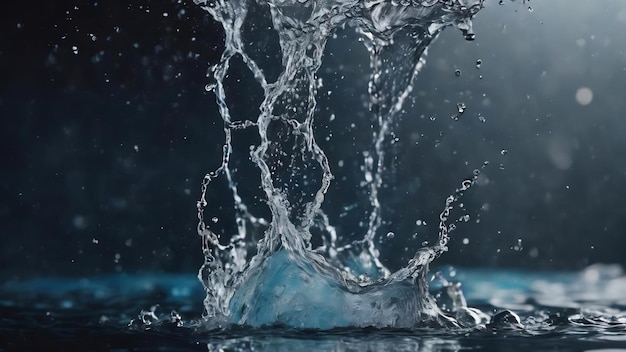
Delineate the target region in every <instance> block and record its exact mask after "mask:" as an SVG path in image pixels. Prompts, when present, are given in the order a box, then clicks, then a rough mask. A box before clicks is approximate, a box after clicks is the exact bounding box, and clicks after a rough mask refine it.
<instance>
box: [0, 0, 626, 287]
mask: <svg viewBox="0 0 626 352" xmlns="http://www.w3.org/2000/svg"><path fill="white" fill-rule="evenodd" d="M529 4H530V5H531V6H532V11H530V10H529V9H528V7H529V6H528V5H529ZM0 16H1V17H2V18H0V26H1V29H0V148H1V149H0V150H1V152H2V154H1V155H2V159H1V167H2V169H1V173H0V236H1V240H0V241H1V242H0V276H1V277H3V278H24V277H30V276H39V275H92V274H96V273H108V272H121V271H127V272H184V273H190V272H194V271H196V270H197V269H198V268H199V266H200V264H201V262H202V255H201V250H200V241H199V237H198V236H197V235H196V234H195V227H196V210H195V203H196V200H197V199H198V197H199V189H200V187H199V186H200V181H201V179H202V177H203V175H204V174H205V173H206V172H208V171H210V170H211V169H214V168H215V167H216V166H217V164H218V162H219V160H220V151H221V144H222V141H223V135H222V131H221V120H220V118H219V115H218V114H217V110H216V107H215V103H214V97H213V96H212V93H207V92H205V90H204V86H205V84H207V83H209V79H207V78H206V72H207V68H208V66H209V63H216V62H217V60H218V59H219V55H220V54H221V51H222V46H223V42H222V32H221V29H220V26H219V25H217V24H216V23H214V22H213V20H212V19H211V18H210V16H209V15H208V14H207V13H205V12H204V11H203V10H201V9H199V8H198V7H197V6H195V5H194V4H193V3H192V1H165V0H163V1H132V2H131V4H123V3H122V2H113V1H98V2H93V1H78V0H77V1H73V2H71V1H63V2H60V1H55V2H53V1H45V2H41V3H38V4H33V3H27V2H12V3H11V4H9V5H5V10H4V11H2V14H1V15H0ZM474 26H475V32H476V34H477V39H476V40H475V41H473V42H466V41H465V40H464V39H463V37H462V36H461V35H460V33H459V31H457V30H455V29H451V28H450V29H447V30H446V31H445V32H444V33H443V35H442V36H441V37H440V38H439V39H438V40H437V41H436V42H435V43H434V44H433V45H432V47H431V48H430V52H429V55H428V57H427V65H426V67H425V69H424V70H423V71H422V72H421V73H420V75H419V77H418V80H417V83H416V89H415V91H414V93H413V98H412V101H411V102H409V104H407V112H406V113H405V114H404V115H403V117H402V119H401V120H400V121H399V122H398V125H397V129H396V136H397V137H398V140H399V141H400V142H399V144H398V146H397V147H396V149H395V151H396V155H397V156H398V158H399V159H398V160H399V161H398V163H397V165H398V171H397V172H395V174H394V175H395V176H394V177H395V182H396V185H397V186H395V187H394V192H395V193H389V194H393V199H391V201H390V205H389V207H390V209H393V211H387V212H388V213H389V214H388V215H389V217H390V219H393V220H394V221H392V222H390V223H388V224H386V225H385V226H384V228H383V229H382V230H383V232H385V233H386V232H387V230H389V231H394V232H395V233H396V236H395V238H394V240H393V241H389V242H385V244H384V246H383V248H387V254H386V255H383V258H384V259H385V260H386V261H388V264H389V265H390V266H391V267H397V266H399V265H401V263H402V261H403V260H405V259H406V258H405V257H406V254H404V252H406V251H404V252H402V253H403V255H402V256H397V255H396V254H395V253H397V252H398V251H402V250H403V248H404V247H411V248H413V246H415V245H416V243H417V244H419V242H421V239H418V240H416V241H417V242H416V243H413V242H411V241H410V240H409V237H410V235H411V234H413V233H421V232H429V233H433V231H435V230H436V219H437V214H438V212H439V211H440V210H441V209H442V207H443V203H444V201H445V198H446V196H447V195H448V194H450V193H451V192H452V191H453V190H454V188H455V187H458V185H459V184H460V181H461V180H462V179H463V178H465V177H466V176H467V175H468V174H471V172H472V170H473V169H475V168H480V165H482V163H483V161H489V166H488V167H487V168H486V169H485V170H484V171H483V173H482V176H481V178H480V179H479V182H478V185H477V186H476V187H475V188H473V189H472V191H471V192H469V193H468V194H467V196H466V197H465V198H464V199H463V202H464V204H465V208H466V210H465V211H464V212H458V213H457V214H458V215H459V216H461V215H463V214H466V213H467V214H469V215H470V221H469V222H468V223H465V224H460V226H459V229H458V230H456V231H455V232H454V233H453V235H452V237H453V239H452V241H451V243H450V251H449V252H448V253H447V254H446V255H445V256H444V257H442V258H441V259H440V260H439V263H442V264H452V265H462V266H497V267H516V268H532V269H579V268H581V267H584V266H585V265H588V264H590V263H595V262H608V263H621V264H625V263H626V255H625V254H624V253H623V248H626V237H625V236H624V227H625V226H626V220H625V217H624V215H625V214H626V204H625V202H624V196H626V189H625V187H626V186H624V185H625V184H626V183H625V182H626V162H625V161H624V159H623V151H624V150H626V149H625V148H626V121H625V120H624V119H625V117H624V111H626V100H625V99H624V91H625V88H626V83H624V82H626V53H625V50H626V38H625V37H624V36H623V35H622V33H624V32H625V30H626V5H625V4H624V3H623V2H622V1H619V0H612V1H608V0H607V1H602V4H601V6H600V5H599V4H598V2H593V1H582V0H576V1H572V0H558V1H556V0H554V1H552V0H550V1H546V0H544V1H536V2H535V1H533V2H532V3H530V2H528V3H527V4H522V3H521V2H517V3H508V2H507V3H506V4H505V5H503V6H499V5H498V4H497V1H487V8H486V9H484V10H483V11H482V12H481V13H479V15H478V17H477V19H476V20H475V21H474ZM346 37H348V38H346ZM349 37H350V36H349V35H343V34H341V35H339V36H338V39H336V40H331V41H330V42H329V44H328V51H329V53H330V52H333V53H334V56H333V57H334V58H330V57H331V56H330V55H327V56H328V60H327V61H325V65H328V67H330V68H329V70H328V71H327V72H336V70H337V69H333V68H332V67H333V65H336V64H338V61H337V60H340V59H338V58H341V57H344V59H343V62H342V63H343V65H344V66H347V67H357V68H359V67H360V68H359V69H355V70H353V71H351V72H352V74H354V75H356V74H361V76H362V77H366V76H364V74H365V72H366V71H364V70H365V69H366V68H367V56H366V55H367V53H366V52H365V50H364V49H362V48H361V47H360V44H358V43H356V44H354V43H353V44H349V43H348V44H347V43H346V41H347V40H349V39H352V38H349ZM357 46H358V47H357ZM346 48H349V51H350V53H349V55H348V54H346V52H345V50H348V49H346ZM342 50H343V51H344V54H346V55H345V56H342V55H341V52H342ZM478 59H480V60H482V64H481V65H480V68H477V67H476V62H477V60H478ZM359 65H360V66H359ZM363 67H365V68H363ZM323 68H325V67H323ZM235 69H236V67H235ZM457 69H458V70H460V71H461V75H460V76H459V77H457V76H456V75H455V70H457ZM348 71H349V70H348ZM361 71H362V72H361ZM321 74H323V73H321ZM233 75H237V73H236V72H235V71H233ZM242 75H243V76H245V74H242ZM355 77H356V76H355ZM327 81H331V80H330V79H328V80H327ZM349 83H350V84H354V85H355V86H358V83H359V80H357V79H355V80H351V81H350V82H349ZM343 84H347V83H345V82H344V83H343ZM339 85H340V83H337V87H333V88H335V89H334V93H333V97H336V98H327V99H322V98H321V99H320V114H319V118H318V126H324V127H323V128H321V127H320V129H319V130H318V132H317V133H318V134H320V136H321V137H320V136H318V137H319V138H318V139H320V140H324V138H323V136H324V135H325V134H328V133H329V131H333V128H335V127H333V123H335V124H338V125H336V126H337V129H338V130H337V131H336V132H335V134H336V135H338V136H341V134H342V132H341V131H342V130H341V127H340V126H342V125H341V123H342V122H341V121H339V122H337V121H338V120H340V116H343V115H342V114H341V112H342V111H349V110H350V109H351V106H352V105H353V103H351V102H350V99H348V98H346V95H341V92H347V90H346V89H348V88H346V87H343V88H342V87H340V86H339ZM329 86H331V87H332V81H331V83H330V84H329ZM582 87H588V88H590V89H591V90H592V91H593V100H592V101H591V103H590V104H588V105H581V104H580V103H578V102H577V100H576V92H577V90H578V89H580V88H582ZM358 89H361V88H357V89H356V90H357V91H358ZM363 89H366V88H363ZM238 94H239V97H240V99H241V101H242V104H247V102H246V100H245V99H246V96H247V95H246V93H245V92H240V93H238ZM355 94H356V95H357V96H358V92H357V93H355ZM339 97H343V98H339ZM333 99H337V100H333ZM235 100H236V99H235ZM457 102H464V103H465V104H466V105H467V107H468V110H467V111H466V112H465V113H464V114H463V115H462V116H461V118H460V119H459V120H458V121H456V120H453V119H451V118H450V116H452V115H454V113H455V111H456V103H457ZM341 104H343V105H341ZM329 106H331V107H332V108H329ZM324 107H326V108H324ZM331 112H334V113H336V114H337V119H336V120H334V122H333V121H330V119H329V115H330V113H331ZM480 116H482V117H483V118H481V117H480ZM431 117H434V118H431ZM481 120H484V122H482V121H481ZM343 133H344V134H345V133H347V132H345V131H344V132H343ZM351 133H353V132H351ZM242 138H243V137H242ZM334 138H336V136H335V137H334ZM342 140H343V139H341V138H337V141H336V142H335V143H334V144H333V143H322V144H324V148H325V149H326V150H328V152H329V154H330V155H331V156H330V159H331V165H336V164H337V162H338V160H337V159H336V158H335V157H334V156H332V155H336V154H339V153H340V152H341V150H344V147H347V145H344V144H345V143H347V142H345V141H343V142H342ZM415 142H417V144H416V143H415ZM246 143H247V144H250V141H249V140H248V141H246V140H245V139H244V140H243V144H245V145H246V146H247V144H246ZM342 143H344V144H342ZM503 149H505V150H507V153H506V155H502V153H501V151H502V150H503ZM501 164H502V165H501ZM337 169H339V168H337ZM338 173H339V174H341V170H338ZM338 184H340V182H338ZM335 187H338V186H337V184H336V186H335ZM333 194H334V195H335V196H336V195H337V194H338V193H337V192H331V195H329V199H328V200H327V202H331V204H335V203H333V202H339V201H340V199H333ZM396 195H397V196H396ZM400 195H408V196H406V197H404V196H400ZM209 197H210V201H211V204H213V207H214V209H213V210H212V211H213V212H214V213H219V214H226V213H228V211H229V209H230V208H231V207H232V204H231V201H230V200H229V198H228V197H229V195H228V192H226V190H225V188H224V187H223V185H222V184H219V183H216V186H215V187H213V188H212V190H211V192H210V195H209ZM418 219H420V220H424V221H426V222H427V224H428V225H427V226H417V225H415V221H416V220H418ZM477 219H480V222H479V223H476V220H477ZM396 220H397V221H396ZM420 231H421V232H420ZM405 234H406V236H407V237H406V238H407V240H406V241H404V240H403V236H405ZM463 239H466V240H465V241H464V240H463ZM520 239H521V245H520V243H519V241H518V240H520ZM385 246H386V247H385ZM408 252H411V249H410V248H409V250H408ZM403 256H404V257H403ZM401 257H402V258H401Z"/></svg>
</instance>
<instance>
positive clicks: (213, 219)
mask: <svg viewBox="0 0 626 352" xmlns="http://www.w3.org/2000/svg"><path fill="white" fill-rule="evenodd" d="M211 221H213V223H214V224H217V222H218V221H220V219H219V218H218V217H217V216H214V217H212V218H211Z"/></svg>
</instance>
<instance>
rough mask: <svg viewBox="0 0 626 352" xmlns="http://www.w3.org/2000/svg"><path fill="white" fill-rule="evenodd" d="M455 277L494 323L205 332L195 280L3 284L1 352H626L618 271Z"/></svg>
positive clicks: (625, 287) (622, 280)
mask: <svg viewBox="0 0 626 352" xmlns="http://www.w3.org/2000/svg"><path fill="white" fill-rule="evenodd" d="M453 275H454V277H452V278H450V273H448V274H447V275H446V276H447V277H448V279H450V280H458V281H459V282H461V283H462V286H461V287H462V289H463V291H464V293H465V295H466V298H467V300H468V305H469V306H470V307H474V308H478V309H480V310H482V311H483V312H485V313H487V314H488V315H490V316H491V322H489V323H488V324H481V325H478V326H476V327H473V328H468V329H461V328H428V327H421V328H418V329H405V330H394V329H374V328H364V329H337V330H330V331H316V330H298V329H291V328H285V327H265V328H262V329H251V328H246V327H223V328H221V329H212V330H211V329H208V328H207V327H206V326H207V324H206V323H205V322H204V320H203V319H202V317H201V313H202V309H203V306H202V299H203V298H204V291H203V290H202V288H201V285H200V284H199V283H198V281H197V279H196V278H195V277H194V276H192V275H154V276H151V275H141V276H133V275H114V276H100V277H91V278H88V279H75V278H71V279H70V278H38V279H33V280H28V281H19V282H18V281H9V282H5V283H3V284H2V286H1V290H0V350H2V351H16V350H22V351H23V350H33V349H36V350H50V351H56V350H83V351H91V350H95V351H101V350H133V351H154V350H159V351H180V350H182V351H185V350H209V351H220V350H223V351H247V350H263V351H265V350H267V351H298V350H333V351H460V350H503V351H504V350H506V351H553V350H559V351H592V350H607V349H610V350H613V351H620V350H621V351H626V295H625V294H624V293H626V276H624V275H623V273H622V271H621V268H619V267H615V266H592V267H589V268H587V269H585V270H583V271H581V272H561V273H557V272H549V273H546V272H541V273H540V272H524V271H505V270H478V269H471V270H454V271H453ZM438 286H439V287H438ZM439 289H440V285H437V282H436V281H434V282H433V284H432V285H431V291H432V292H433V293H434V294H435V295H436V296H437V297H439V299H440V301H438V304H439V305H440V306H442V307H443V308H444V310H445V309H446V303H447V302H445V300H444V299H443V298H441V297H444V296H445V295H437V292H438V290H439ZM509 312H510V313H509ZM515 315H517V316H519V322H518V321H515Z"/></svg>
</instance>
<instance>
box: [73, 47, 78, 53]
mask: <svg viewBox="0 0 626 352" xmlns="http://www.w3.org/2000/svg"><path fill="white" fill-rule="evenodd" d="M72 52H73V53H74V55H78V47H77V46H76V45H72Z"/></svg>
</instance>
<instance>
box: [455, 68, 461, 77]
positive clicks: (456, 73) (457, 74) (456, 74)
mask: <svg viewBox="0 0 626 352" xmlns="http://www.w3.org/2000/svg"><path fill="white" fill-rule="evenodd" d="M454 75H455V76H457V77H461V70H459V69H456V70H454Z"/></svg>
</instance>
